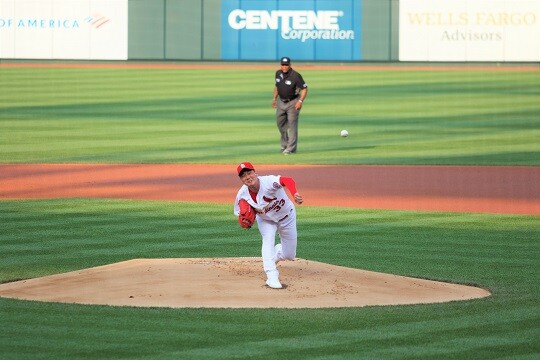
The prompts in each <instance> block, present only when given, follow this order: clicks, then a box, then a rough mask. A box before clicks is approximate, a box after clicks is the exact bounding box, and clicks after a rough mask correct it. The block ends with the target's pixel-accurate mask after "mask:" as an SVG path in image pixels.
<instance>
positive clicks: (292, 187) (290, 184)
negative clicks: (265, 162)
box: [279, 176, 298, 195]
mask: <svg viewBox="0 0 540 360" xmlns="http://www.w3.org/2000/svg"><path fill="white" fill-rule="evenodd" d="M279 183H280V184H281V185H283V186H285V187H286V188H287V189H289V191H290V192H291V194H293V195H294V194H296V193H297V192H298V191H296V182H295V181H294V179H293V178H292V177H285V176H281V177H280V178H279Z"/></svg>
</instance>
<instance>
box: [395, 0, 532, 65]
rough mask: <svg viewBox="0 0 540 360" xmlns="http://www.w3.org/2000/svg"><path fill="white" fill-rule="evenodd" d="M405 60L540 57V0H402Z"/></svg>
mask: <svg viewBox="0 0 540 360" xmlns="http://www.w3.org/2000/svg"><path fill="white" fill-rule="evenodd" d="M399 11H400V13H399V60H401V61H540V0H451V1H450V0H400V6H399Z"/></svg>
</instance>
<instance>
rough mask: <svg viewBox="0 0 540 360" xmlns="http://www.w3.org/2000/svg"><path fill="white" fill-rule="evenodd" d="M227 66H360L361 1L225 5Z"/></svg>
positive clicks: (239, 0)
mask: <svg viewBox="0 0 540 360" xmlns="http://www.w3.org/2000/svg"><path fill="white" fill-rule="evenodd" d="M221 4H222V9H221V10H222V13H221V16H222V21H221V24H222V25H221V26H222V29H221V37H222V39H221V44H222V45H221V46H222V47H221V58H222V59H223V60H277V59H279V58H280V57H282V56H289V57H291V58H292V59H294V60H295V61H297V60H303V61H336V60H342V61H356V60H361V59H362V54H361V48H362V47H361V44H360V40H361V34H360V29H361V15H362V14H361V8H362V6H361V5H362V2H361V0H222V3H221Z"/></svg>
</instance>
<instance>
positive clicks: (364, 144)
mask: <svg viewBox="0 0 540 360" xmlns="http://www.w3.org/2000/svg"><path fill="white" fill-rule="evenodd" d="M297 70H298V71H300V72H301V73H302V75H303V76H304V78H305V80H306V81H307V82H308V85H309V94H308V99H307V100H306V102H305V105H304V109H303V110H302V113H301V118H300V139H299V148H298V153H297V154H296V156H294V157H288V158H284V157H283V156H281V154H280V151H279V150H280V149H279V148H280V146H279V134H278V131H277V128H276V126H275V118H274V110H273V109H272V108H271V96H272V95H271V94H272V91H273V90H272V89H273V86H274V85H273V81H274V80H273V73H274V70H260V69H259V70H257V69H250V68H249V66H246V67H245V68H243V69H199V70H187V69H122V68H115V69H95V68H91V67H85V68H79V69H77V68H64V69H61V68H60V69H58V68H2V67H0V78H1V79H2V86H1V87H0V92H1V96H0V163H25V162H32V163H64V162H98V163H103V162H107V163H125V162H129V163H201V162H202V163H227V164H229V163H238V162H240V161H244V160H246V157H249V160H250V161H253V162H255V163H273V164H280V163H310V164H459V165H539V164H540V160H539V159H540V142H539V141H538V139H539V138H540V87H539V86H538V84H540V71H516V70H515V69H507V70H493V71H482V70H474V69H473V70H470V69H468V70H467V69H466V70H458V69H456V70H452V71H442V70H434V71H411V70H399V69H391V68H389V69H388V70H377V71H375V70H324V71H322V70H313V69H310V67H309V66H308V65H305V66H304V67H302V66H301V65H298V68H297ZM342 129H347V130H348V131H349V133H350V136H349V137H348V138H346V139H343V138H341V137H340V136H339V133H340V130H342Z"/></svg>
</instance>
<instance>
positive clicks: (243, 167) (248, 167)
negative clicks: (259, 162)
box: [236, 161, 255, 175]
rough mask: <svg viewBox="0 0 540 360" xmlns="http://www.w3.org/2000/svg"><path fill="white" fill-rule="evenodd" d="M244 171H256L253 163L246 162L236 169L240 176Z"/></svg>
mask: <svg viewBox="0 0 540 360" xmlns="http://www.w3.org/2000/svg"><path fill="white" fill-rule="evenodd" d="M244 170H255V167H254V166H253V164H252V163H250V162H247V161H245V162H243V163H240V165H238V167H237V168H236V172H237V173H238V175H240V174H241V173H242V171H244Z"/></svg>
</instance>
